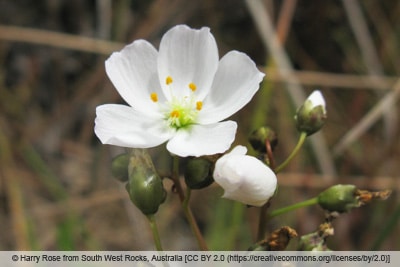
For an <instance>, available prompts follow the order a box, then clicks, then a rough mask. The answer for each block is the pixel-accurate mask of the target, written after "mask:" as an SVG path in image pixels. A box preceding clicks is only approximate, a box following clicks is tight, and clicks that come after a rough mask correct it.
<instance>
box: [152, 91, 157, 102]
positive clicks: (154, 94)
mask: <svg viewBox="0 0 400 267" xmlns="http://www.w3.org/2000/svg"><path fill="white" fill-rule="evenodd" d="M150 99H151V100H152V101H153V102H157V101H158V95H157V93H151V94H150Z"/></svg>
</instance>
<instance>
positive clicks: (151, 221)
mask: <svg viewBox="0 0 400 267" xmlns="http://www.w3.org/2000/svg"><path fill="white" fill-rule="evenodd" d="M147 219H148V220H149V224H150V228H151V232H152V233H153V240H154V245H155V247H156V249H157V251H163V249H162V246H161V240H160V235H159V233H158V229H157V224H156V220H155V217H154V214H151V215H147Z"/></svg>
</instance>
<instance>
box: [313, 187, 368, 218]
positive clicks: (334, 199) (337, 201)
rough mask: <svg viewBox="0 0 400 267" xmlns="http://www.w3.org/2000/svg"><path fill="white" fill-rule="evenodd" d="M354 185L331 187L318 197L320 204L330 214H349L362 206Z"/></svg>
mask: <svg viewBox="0 0 400 267" xmlns="http://www.w3.org/2000/svg"><path fill="white" fill-rule="evenodd" d="M356 189H357V188H356V187H355V186H354V185H343V184H338V185H334V186H331V187H329V188H328V189H326V190H325V191H323V192H322V193H320V194H319V195H318V204H319V205H320V206H321V207H322V208H323V209H325V210H328V211H330V212H333V211H337V212H347V211H349V210H351V209H352V208H357V207H359V206H360V202H359V201H358V199H357V196H356V194H355V192H356Z"/></svg>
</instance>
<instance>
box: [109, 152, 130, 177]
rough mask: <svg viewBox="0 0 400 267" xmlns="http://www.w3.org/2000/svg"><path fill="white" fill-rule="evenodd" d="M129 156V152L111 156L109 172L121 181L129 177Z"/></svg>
mask: <svg viewBox="0 0 400 267" xmlns="http://www.w3.org/2000/svg"><path fill="white" fill-rule="evenodd" d="M129 157H130V156H129V154H126V153H125V154H121V155H118V156H116V157H115V158H113V160H112V162H111V174H112V176H113V177H114V178H115V179H117V180H119V181H121V182H127V181H128V179H129V172H128V165H129Z"/></svg>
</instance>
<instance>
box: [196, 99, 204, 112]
mask: <svg viewBox="0 0 400 267" xmlns="http://www.w3.org/2000/svg"><path fill="white" fill-rule="evenodd" d="M202 108H203V102H201V101H197V102H196V109H197V110H198V111H200V110H201V109H202Z"/></svg>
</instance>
